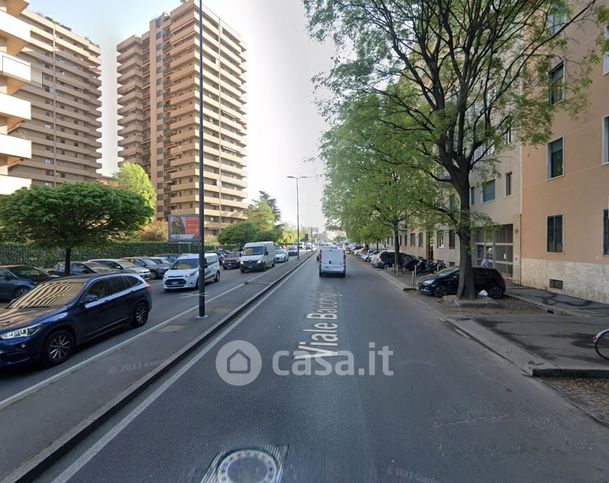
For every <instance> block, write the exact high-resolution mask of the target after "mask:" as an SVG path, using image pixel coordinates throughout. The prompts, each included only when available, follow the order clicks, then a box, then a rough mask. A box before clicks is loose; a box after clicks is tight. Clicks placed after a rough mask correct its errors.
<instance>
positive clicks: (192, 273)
mask: <svg viewBox="0 0 609 483" xmlns="http://www.w3.org/2000/svg"><path fill="white" fill-rule="evenodd" d="M196 274H197V271H196V270H193V271H192V272H190V273H187V274H186V276H187V277H192V276H194V275H196Z"/></svg>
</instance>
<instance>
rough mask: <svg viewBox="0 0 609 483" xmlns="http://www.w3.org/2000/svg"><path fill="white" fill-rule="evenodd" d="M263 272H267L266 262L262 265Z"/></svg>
mask: <svg viewBox="0 0 609 483" xmlns="http://www.w3.org/2000/svg"><path fill="white" fill-rule="evenodd" d="M262 271H263V272H266V262H264V263H263V264H262Z"/></svg>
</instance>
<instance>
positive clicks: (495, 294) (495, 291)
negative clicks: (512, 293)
mask: <svg viewBox="0 0 609 483" xmlns="http://www.w3.org/2000/svg"><path fill="white" fill-rule="evenodd" d="M487 293H488V296H489V297H490V298H492V299H495V300H496V299H500V298H501V297H503V289H502V288H501V287H497V286H495V287H491V288H490V289H488V291H487Z"/></svg>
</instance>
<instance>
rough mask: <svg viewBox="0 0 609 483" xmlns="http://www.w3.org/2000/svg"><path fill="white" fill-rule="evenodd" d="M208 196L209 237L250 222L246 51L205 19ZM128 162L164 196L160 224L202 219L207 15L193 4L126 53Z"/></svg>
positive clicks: (124, 145) (122, 55)
mask: <svg viewBox="0 0 609 483" xmlns="http://www.w3.org/2000/svg"><path fill="white" fill-rule="evenodd" d="M203 24H204V27H203V36H204V41H203V48H204V52H203V62H204V67H203V69H204V82H203V88H204V92H203V97H204V99H203V106H204V116H205V119H204V122H203V129H204V140H203V154H204V159H205V162H204V190H205V222H206V229H207V232H208V233H210V234H212V235H215V234H217V233H218V232H219V230H221V229H222V227H224V226H226V225H227V224H229V223H233V222H235V221H239V220H243V219H245V209H246V205H245V203H244V200H245V198H246V196H247V195H246V192H245V188H246V186H247V183H246V173H245V166H246V160H245V147H246V143H245V135H246V123H245V104H246V99H245V92H246V91H245V79H244V76H245V72H246V66H245V63H246V60H245V51H246V49H245V45H244V43H243V42H242V40H241V39H240V38H239V36H238V35H237V33H235V32H234V31H233V30H232V29H231V28H230V27H229V26H227V25H226V24H225V23H224V22H223V21H222V20H221V19H220V18H219V17H218V16H216V15H215V14H213V13H212V12H210V11H208V10H206V9H204V13H203ZM118 53H119V55H118V63H119V67H118V72H119V78H118V82H119V88H118V94H119V105H120V108H119V110H118V112H119V115H120V116H121V119H120V120H119V125H120V130H119V136H121V137H122V140H120V141H119V145H120V147H121V151H120V153H119V154H120V156H122V157H123V159H124V161H129V162H135V163H139V164H141V165H142V166H143V167H144V169H145V170H146V172H147V173H148V174H149V176H150V179H151V181H152V184H153V185H154V186H155V188H156V190H157V200H158V204H157V217H158V218H159V219H165V218H167V217H168V216H169V215H194V214H197V213H198V201H199V196H198V188H199V183H198V176H199V155H198V153H199V102H200V99H199V9H198V6H197V5H195V3H194V2H193V1H192V0H190V1H186V2H184V3H183V4H182V5H180V6H179V7H177V8H176V9H174V10H172V11H171V12H170V13H169V14H163V15H161V16H160V17H158V18H156V19H154V20H152V21H151V22H150V30H149V31H148V32H146V33H145V34H143V35H141V36H132V37H129V38H128V39H126V40H124V41H123V42H121V43H120V44H119V45H118Z"/></svg>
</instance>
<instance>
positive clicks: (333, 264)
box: [319, 247, 347, 277]
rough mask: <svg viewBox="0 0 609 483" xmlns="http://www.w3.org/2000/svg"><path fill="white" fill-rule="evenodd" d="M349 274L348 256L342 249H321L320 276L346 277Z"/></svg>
mask: <svg viewBox="0 0 609 483" xmlns="http://www.w3.org/2000/svg"><path fill="white" fill-rule="evenodd" d="M346 273H347V256H346V255H345V252H343V251H342V250H341V249H340V248H336V247H332V248H327V247H322V248H320V249H319V276H320V277H323V276H324V275H338V276H340V277H344V276H345V274H346Z"/></svg>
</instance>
